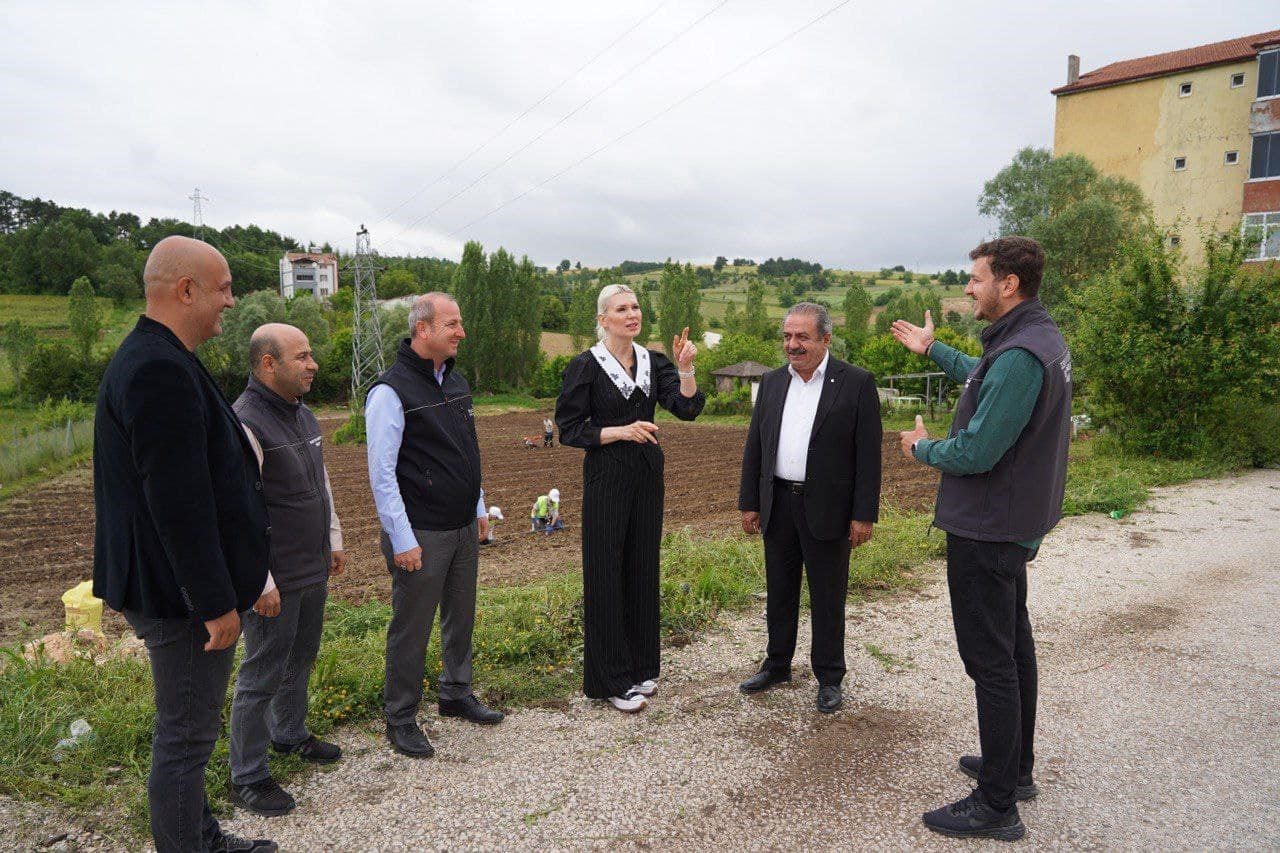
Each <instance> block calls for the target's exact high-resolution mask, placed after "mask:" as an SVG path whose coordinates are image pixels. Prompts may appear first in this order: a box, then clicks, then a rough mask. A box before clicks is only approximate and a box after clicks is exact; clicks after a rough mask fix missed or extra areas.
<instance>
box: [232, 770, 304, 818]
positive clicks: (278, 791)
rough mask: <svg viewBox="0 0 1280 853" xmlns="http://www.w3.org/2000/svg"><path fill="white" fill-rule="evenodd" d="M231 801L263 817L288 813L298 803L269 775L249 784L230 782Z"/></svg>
mask: <svg viewBox="0 0 1280 853" xmlns="http://www.w3.org/2000/svg"><path fill="white" fill-rule="evenodd" d="M231 802H232V803H233V804H235V805H237V806H239V807H240V808H242V809H248V810H249V811H251V812H253V813H254V814H260V815H262V816H263V817H279V816H280V815H285V814H288V813H289V812H291V811H293V810H294V808H295V807H296V806H297V805H298V804H297V803H296V802H294V800H293V797H291V796H289V792H288V791H286V790H285V789H284V788H281V787H280V785H279V784H277V783H276V780H275V779H272V778H271V777H270V776H268V777H267V778H266V779H263V780H261V781H259V782H253V783H251V784H249V785H237V784H235V783H234V782H233V783H231Z"/></svg>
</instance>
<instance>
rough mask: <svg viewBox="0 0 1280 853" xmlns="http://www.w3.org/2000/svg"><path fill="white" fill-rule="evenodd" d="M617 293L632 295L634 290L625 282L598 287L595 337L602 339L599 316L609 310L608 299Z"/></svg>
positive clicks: (602, 332) (602, 331) (602, 333)
mask: <svg viewBox="0 0 1280 853" xmlns="http://www.w3.org/2000/svg"><path fill="white" fill-rule="evenodd" d="M619 293H630V294H631V295H632V296H635V295H636V292H635V291H634V290H632V289H631V288H629V287H627V286H626V285H625V284H606V285H605V286H604V287H602V288H600V295H599V296H597V297H596V339H597V340H601V341H603V340H604V334H605V332H604V326H602V325H600V318H601V317H603V316H604V313H605V312H606V311H608V310H609V300H610V299H612V298H613V297H615V296H617V295H618V294H619Z"/></svg>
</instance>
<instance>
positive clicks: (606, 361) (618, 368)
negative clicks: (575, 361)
mask: <svg viewBox="0 0 1280 853" xmlns="http://www.w3.org/2000/svg"><path fill="white" fill-rule="evenodd" d="M631 347H632V350H633V351H634V352H635V356H636V378H635V379H634V380H632V378H631V374H630V372H628V370H627V369H626V368H625V367H623V366H622V363H621V362H619V361H618V360H617V359H616V358H614V357H613V353H611V352H609V350H608V349H607V348H606V347H605V345H604V341H601V342H600V343H598V344H596V345H595V346H593V347H592V348H591V354H592V355H593V356H595V359H596V361H597V362H599V364H600V369H601V370H603V371H604V372H605V375H606V376H608V377H609V379H610V380H612V381H613V384H614V385H616V386H617V388H618V391H619V392H621V394H622V396H623V397H625V398H626V399H628V400H629V399H631V393H632V392H633V391H635V390H636V388H639V389H640V390H641V391H643V392H644V395H645V396H646V397H650V396H652V395H651V394H650V393H649V388H650V381H649V351H648V350H647V349H645V348H644V347H642V346H640V345H639V344H637V343H636V342H634V341H632V342H631Z"/></svg>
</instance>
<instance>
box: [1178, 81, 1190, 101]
mask: <svg viewBox="0 0 1280 853" xmlns="http://www.w3.org/2000/svg"><path fill="white" fill-rule="evenodd" d="M1190 96H1191V84H1190V83H1183V84H1182V85H1181V86H1179V87H1178V97H1179V98H1189V97H1190Z"/></svg>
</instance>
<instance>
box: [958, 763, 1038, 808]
mask: <svg viewBox="0 0 1280 853" xmlns="http://www.w3.org/2000/svg"><path fill="white" fill-rule="evenodd" d="M956 766H957V769H959V771H960V772H961V773H963V774H964V775H966V776H968V777H969V778H971V779H977V778H978V774H979V773H981V772H982V756H981V755H962V756H960V763H959V764H958V765H956ZM1039 793H1040V789H1039V788H1037V787H1036V783H1035V782H1034V781H1033V780H1032V779H1031V777H1030V776H1019V777H1018V787H1016V788H1014V790H1013V798H1014V800H1016V801H1018V802H1022V801H1023V800H1033V799H1035V797H1036V795H1037V794H1039Z"/></svg>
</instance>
